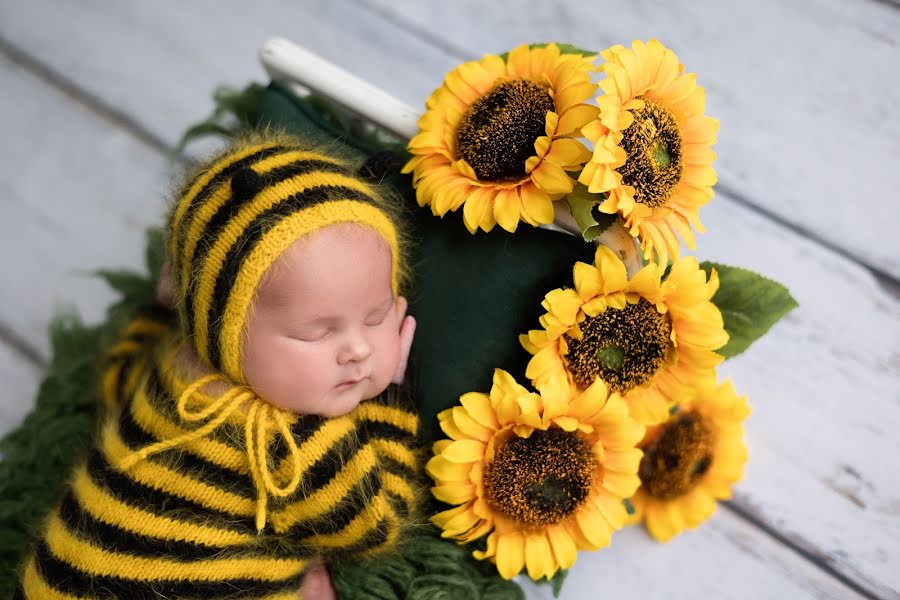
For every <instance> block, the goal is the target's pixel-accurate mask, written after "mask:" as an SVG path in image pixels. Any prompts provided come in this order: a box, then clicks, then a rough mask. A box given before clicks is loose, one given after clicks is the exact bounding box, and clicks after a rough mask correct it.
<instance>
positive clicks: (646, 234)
mask: <svg viewBox="0 0 900 600" xmlns="http://www.w3.org/2000/svg"><path fill="white" fill-rule="evenodd" d="M601 56H602V58H603V60H604V61H605V62H604V63H603V64H602V65H601V67H600V70H601V71H602V72H604V73H605V75H606V77H605V78H604V79H603V80H602V81H601V82H600V88H601V89H602V91H603V94H602V95H601V96H599V97H598V98H597V104H598V105H599V107H600V116H599V117H598V118H597V119H596V120H594V121H592V122H591V123H589V124H588V125H587V126H585V127H584V128H583V129H582V134H583V135H584V137H585V138H587V139H588V140H590V141H591V142H592V143H593V144H594V151H593V155H592V156H591V159H590V161H589V162H588V163H587V164H586V165H585V167H584V169H583V170H582V172H581V174H580V175H579V178H578V181H579V182H581V183H582V184H584V185H586V186H588V190H589V191H590V192H592V193H604V194H607V198H606V200H605V201H604V202H602V203H601V204H600V206H599V210H600V211H601V212H605V213H609V214H615V213H618V214H620V215H621V216H622V218H623V219H624V221H625V225H626V227H627V228H628V229H629V230H630V232H631V235H633V236H637V237H639V238H640V241H641V248H642V249H643V251H644V256H645V258H647V259H652V258H654V255H655V260H656V261H657V262H658V263H659V264H661V265H665V264H666V263H667V261H668V259H669V256H670V255H671V256H672V257H673V258H678V256H679V254H680V249H681V246H680V242H679V240H678V237H679V236H680V237H681V238H682V239H683V240H684V242H685V243H686V244H687V245H688V247H689V248H691V249H693V248H694V247H695V240H694V233H693V231H692V230H691V225H692V224H693V226H694V227H695V228H696V229H697V231H699V232H701V233H702V232H703V231H704V229H703V225H702V224H701V223H700V216H699V209H700V207H701V206H703V205H704V204H706V203H707V202H709V200H710V199H712V196H713V190H712V186H713V185H714V184H715V183H716V172H715V171H714V170H713V168H712V163H713V161H715V158H716V155H715V153H714V152H713V151H712V145H713V144H714V143H715V142H716V134H717V132H718V129H719V122H718V121H717V120H716V119H713V118H712V117H709V116H706V115H705V114H704V111H705V110H706V96H705V93H704V91H703V88H702V87H699V86H697V84H696V77H695V75H694V74H693V73H688V74H685V73H684V65H682V64H681V63H679V62H678V57H676V56H675V53H673V52H672V51H671V50H669V49H668V48H666V47H665V46H663V45H662V44H660V43H659V42H658V41H656V40H650V41H649V42H647V43H646V44H645V43H643V42H640V41H635V42H633V43H632V46H631V49H627V48H624V47H622V46H618V45H617V46H613V47H612V48H610V49H608V50H606V51H604V52H602V53H601Z"/></svg>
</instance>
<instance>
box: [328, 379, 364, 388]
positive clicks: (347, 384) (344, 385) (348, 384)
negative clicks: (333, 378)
mask: <svg viewBox="0 0 900 600" xmlns="http://www.w3.org/2000/svg"><path fill="white" fill-rule="evenodd" d="M363 379H365V377H357V378H354V379H348V380H346V381H342V382H341V383H339V384H337V385H336V386H334V389H336V390H337V391H339V392H343V391H346V390H349V389H350V388H352V387H353V386H355V385H356V384H357V383H359V382H360V381H362V380H363Z"/></svg>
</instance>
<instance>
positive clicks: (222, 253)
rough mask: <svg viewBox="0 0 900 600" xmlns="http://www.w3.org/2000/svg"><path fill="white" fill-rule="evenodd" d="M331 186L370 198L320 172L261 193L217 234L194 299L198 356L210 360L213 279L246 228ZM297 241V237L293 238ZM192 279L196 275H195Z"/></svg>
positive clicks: (342, 178)
mask: <svg viewBox="0 0 900 600" xmlns="http://www.w3.org/2000/svg"><path fill="white" fill-rule="evenodd" d="M322 185H330V186H341V187H347V188H350V189H353V190H356V191H358V192H361V193H363V194H367V195H372V194H373V191H372V188H371V187H369V186H368V185H366V184H365V183H363V182H362V181H360V180H358V179H356V178H353V177H348V176H346V175H341V174H339V173H323V172H319V171H316V172H312V173H305V174H303V175H298V176H296V177H292V178H290V179H286V180H284V181H280V182H278V183H277V184H275V185H273V186H269V187H267V188H266V189H264V190H263V191H262V192H260V193H259V194H258V195H257V196H256V198H254V200H253V202H252V203H248V204H246V205H245V206H243V207H242V208H241V210H240V211H238V213H237V214H236V215H234V217H232V218H231V219H230V220H229V222H228V225H226V227H225V228H224V229H222V231H221V232H220V233H219V236H218V237H217V238H216V240H215V242H214V243H213V245H212V247H210V249H209V251H208V252H207V254H206V257H205V258H204V260H203V268H202V271H201V272H200V274H199V276H200V281H199V282H198V287H197V291H196V294H195V298H194V323H195V325H194V330H195V332H196V334H197V338H198V339H197V340H196V346H197V349H198V351H199V352H200V355H201V356H203V357H204V358H207V359H208V358H209V354H208V347H207V345H206V344H207V340H206V329H207V325H208V322H207V311H208V310H209V306H210V304H211V302H212V295H213V291H214V287H215V283H216V277H218V275H219V272H220V271H221V270H222V266H223V263H224V262H225V258H226V256H227V255H228V252H229V250H231V247H232V246H233V245H234V243H235V242H236V241H237V239H238V238H239V237H240V235H241V234H242V233H243V232H244V231H245V230H246V229H247V226H248V225H250V223H251V222H253V220H254V219H255V218H256V217H258V216H259V215H260V214H262V213H264V212H265V211H267V210H268V209H270V208H271V207H272V206H274V205H275V204H278V203H279V202H281V201H282V200H284V199H285V198H289V197H290V196H292V195H293V194H297V193H301V192H303V191H305V190H308V189H311V188H314V187H316V186H322ZM295 239H296V238H295ZM194 276H197V274H196V273H195V274H194Z"/></svg>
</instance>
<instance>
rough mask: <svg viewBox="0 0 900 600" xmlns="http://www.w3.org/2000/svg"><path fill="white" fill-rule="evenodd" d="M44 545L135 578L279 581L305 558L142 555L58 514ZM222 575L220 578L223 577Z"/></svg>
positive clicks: (85, 567) (104, 573)
mask: <svg viewBox="0 0 900 600" xmlns="http://www.w3.org/2000/svg"><path fill="white" fill-rule="evenodd" d="M46 539H47V546H48V547H49V548H50V551H51V552H52V553H53V554H54V555H56V557H57V558H59V559H61V560H63V561H64V562H67V563H68V564H70V565H72V566H73V567H75V568H76V569H78V570H80V571H83V572H85V573H88V574H90V575H94V576H99V577H118V578H121V579H131V580H136V581H158V580H172V579H174V580H179V579H181V580H185V581H222V582H223V583H224V582H227V581H228V580H229V579H241V578H248V579H249V578H254V579H259V580H261V581H279V580H283V579H287V578H288V577H292V576H295V575H296V576H299V574H300V573H301V572H302V570H303V568H304V567H305V566H306V565H307V564H308V562H309V561H308V560H305V559H301V558H294V559H287V558H259V557H254V558H220V559H209V560H203V561H187V562H181V561H175V560H167V559H162V558H144V557H139V556H133V555H130V554H120V553H117V552H110V551H108V550H103V549H102V548H98V547H96V546H94V545H93V544H91V543H90V542H89V541H87V540H83V539H80V538H78V537H77V536H75V535H74V534H72V533H71V532H70V531H69V530H68V529H67V528H66V526H65V523H63V521H62V520H61V519H60V518H59V516H58V515H53V517H51V519H50V523H49V527H48V529H47V538H46ZM223 576H224V578H223Z"/></svg>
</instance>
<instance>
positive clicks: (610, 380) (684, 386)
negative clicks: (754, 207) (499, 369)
mask: <svg viewBox="0 0 900 600" xmlns="http://www.w3.org/2000/svg"><path fill="white" fill-rule="evenodd" d="M573 272H574V279H575V289H557V290H553V291H552V292H550V293H549V294H547V295H546V296H545V297H544V301H543V303H542V305H543V307H544V308H545V309H546V310H547V313H546V314H544V315H543V316H542V317H541V318H540V323H541V326H542V327H543V329H535V330H532V331H529V332H528V334H527V335H522V336H519V341H520V342H521V344H522V346H523V347H524V348H525V349H526V350H527V351H528V352H529V353H531V354H532V355H533V356H532V358H531V360H530V361H529V363H528V367H527V370H526V372H525V375H526V376H527V377H528V378H529V379H531V381H532V383H533V384H534V386H535V388H537V389H538V390H540V391H541V394H542V395H543V396H544V397H545V398H550V399H553V400H554V401H558V400H557V399H559V398H566V397H568V396H570V395H571V394H572V393H573V392H572V391H571V390H570V388H573V387H574V388H575V389H581V390H583V389H586V388H587V387H588V386H590V385H591V384H592V383H594V381H595V380H597V379H602V380H603V381H605V382H606V385H607V386H608V387H609V389H610V390H611V391H613V392H618V393H620V394H622V396H623V397H624V398H625V401H626V403H627V404H628V408H629V410H630V411H631V414H632V416H633V417H634V418H635V419H637V420H638V421H639V422H641V423H643V424H645V425H651V424H654V423H660V422H662V421H664V420H665V419H666V418H667V417H668V415H669V407H670V406H672V405H673V404H675V403H677V402H679V401H681V400H682V399H684V398H685V397H687V395H689V394H690V393H692V392H691V387H690V385H691V383H692V382H694V381H696V380H697V379H698V378H702V377H709V376H711V375H712V374H713V372H714V367H715V366H716V365H717V364H719V363H720V362H721V361H722V357H721V356H720V355H719V354H716V353H715V350H716V349H718V348H721V347H722V346H724V345H725V343H726V342H727V341H728V334H727V333H726V332H725V327H724V323H723V321H722V314H721V313H720V312H719V309H718V308H716V306H715V305H714V304H713V303H712V301H711V298H712V297H713V295H714V294H715V293H716V290H717V289H718V287H719V279H718V276H717V275H716V273H715V272H713V273H712V275H711V276H710V278H709V281H707V279H706V273H705V272H704V271H703V270H702V269H701V268H700V266H699V265H698V264H697V261H696V259H694V258H693V257H686V258H683V259H680V260H678V261H676V262H675V263H674V264H673V265H672V269H671V271H670V272H669V275H668V276H667V277H666V279H665V280H664V281H662V270H661V269H660V267H659V266H658V265H656V264H654V263H650V264H648V265H646V266H645V267H643V268H642V269H641V270H640V271H638V272H637V273H636V274H635V275H634V276H633V277H632V278H631V279H629V278H628V274H627V272H626V270H625V265H624V264H623V263H622V261H621V260H620V259H619V257H618V256H616V255H615V253H613V252H612V250H610V249H609V248H606V247H604V246H599V247H598V248H597V252H596V254H595V259H594V265H588V264H586V263H581V262H579V263H576V264H575V267H574V269H573Z"/></svg>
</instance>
